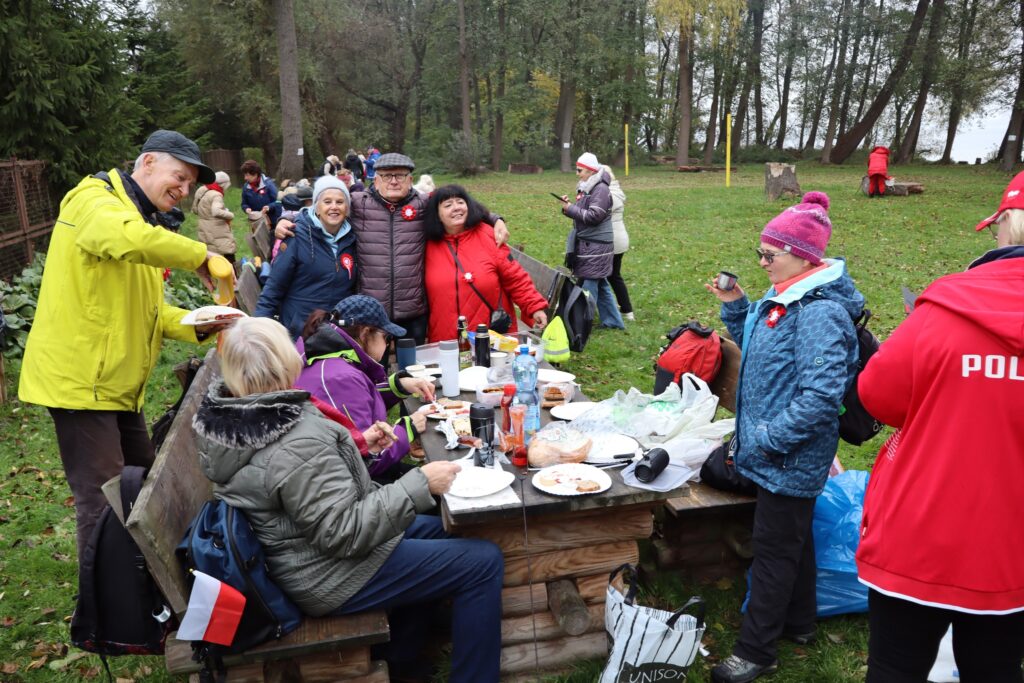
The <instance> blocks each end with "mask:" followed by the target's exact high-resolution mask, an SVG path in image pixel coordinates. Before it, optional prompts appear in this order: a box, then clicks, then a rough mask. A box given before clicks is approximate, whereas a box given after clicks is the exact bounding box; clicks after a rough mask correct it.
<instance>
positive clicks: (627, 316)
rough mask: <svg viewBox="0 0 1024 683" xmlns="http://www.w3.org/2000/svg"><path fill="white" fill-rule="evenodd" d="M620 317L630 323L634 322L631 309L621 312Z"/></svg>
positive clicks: (634, 317)
mask: <svg viewBox="0 0 1024 683" xmlns="http://www.w3.org/2000/svg"><path fill="white" fill-rule="evenodd" d="M622 319H623V320H628V321H629V322H631V323H633V322H636V316H635V315H633V311H630V312H629V313H623V314H622Z"/></svg>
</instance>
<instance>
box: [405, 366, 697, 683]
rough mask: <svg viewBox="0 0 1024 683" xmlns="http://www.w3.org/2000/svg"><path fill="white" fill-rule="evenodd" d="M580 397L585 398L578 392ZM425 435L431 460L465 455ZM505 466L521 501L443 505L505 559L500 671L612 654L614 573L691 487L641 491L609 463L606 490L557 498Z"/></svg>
mask: <svg viewBox="0 0 1024 683" xmlns="http://www.w3.org/2000/svg"><path fill="white" fill-rule="evenodd" d="M541 365H542V366H544V365H546V364H545V363H541ZM575 398H576V399H577V400H586V398H585V397H583V396H581V395H579V394H578V392H577V396H576V397H575ZM460 399H461V400H464V401H470V402H472V401H475V394H473V393H471V392H464V393H463V394H461V396H460ZM421 405H422V404H421V402H420V400H419V399H418V398H413V397H410V398H408V399H406V401H405V407H406V408H407V409H408V410H409V411H410V412H412V411H415V410H417V409H418V408H420V406H421ZM551 419H552V418H551V415H550V413H549V411H548V410H546V409H544V410H541V424H542V426H543V425H544V424H547V423H548V422H550V421H551ZM420 440H421V443H422V445H423V450H424V453H425V458H426V460H427V461H428V462H433V461H437V460H457V459H459V458H462V457H464V456H465V455H466V453H467V452H466V451H465V450H461V449H455V450H446V449H445V445H444V437H443V436H442V435H441V434H440V433H439V432H436V431H434V430H433V429H432V428H431V429H428V430H427V431H426V433H424V434H422V435H421V436H420ZM504 469H506V470H508V471H510V472H514V473H515V480H514V481H513V483H512V485H511V486H512V489H513V491H514V492H515V493H516V494H517V495H518V496H519V497H520V501H521V502H520V503H517V504H507V505H502V506H498V507H487V508H471V509H452V507H451V506H450V505H449V503H448V500H447V498H442V502H441V517H442V520H443V522H444V527H445V530H447V531H448V532H449V533H452V534H457V535H459V536H463V537H473V538H483V539H487V540H490V541H493V542H494V543H495V544H497V545H498V547H499V548H501V551H502V554H503V555H504V557H505V581H504V589H503V590H502V629H501V631H502V651H501V672H502V676H503V677H509V676H515V675H517V674H525V673H528V672H531V671H533V670H534V669H535V667H536V668H540V669H557V668H562V667H565V666H566V665H568V664H570V663H572V662H574V661H576V660H580V659H587V658H594V657H606V656H607V654H608V639H607V637H606V635H605V633H604V599H605V593H606V590H607V587H608V575H609V573H610V572H611V571H612V570H613V569H615V568H616V567H618V566H619V565H621V564H624V563H626V562H629V563H632V564H634V565H635V564H637V563H638V562H639V550H638V547H637V540H639V539H646V538H648V537H649V536H650V535H651V533H652V531H653V510H654V508H656V507H658V506H660V505H662V504H663V502H664V501H665V500H666V499H668V498H672V497H678V496H680V494H681V493H685V486H684V487H683V488H680V489H675V490H673V491H669V492H665V493H659V492H655V491H647V490H644V489H637V488H633V487H630V486H627V485H626V484H624V483H623V481H622V474H621V471H622V470H621V468H609V469H605V472H606V473H607V474H609V475H610V477H611V480H612V485H611V488H610V489H608V490H607V491H604V492H603V493H597V494H588V495H578V496H556V495H551V494H548V493H545V492H542V491H540V490H538V489H536V488H534V486H533V485H532V484H531V483H530V478H531V477H532V476H533V474H534V470H529V471H527V470H524V469H523V468H515V467H512V466H511V465H504ZM531 594H532V597H531ZM535 632H536V641H537V643H536V648H535V645H534V633H535Z"/></svg>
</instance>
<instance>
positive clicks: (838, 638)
mask: <svg viewBox="0 0 1024 683" xmlns="http://www.w3.org/2000/svg"><path fill="white" fill-rule="evenodd" d="M825 637H826V638H828V639H829V640H831V641H832V642H833V643H835V644H836V645H839V644H840V643H842V642H843V637H842V636H841V635H839V634H838V633H826V634H825Z"/></svg>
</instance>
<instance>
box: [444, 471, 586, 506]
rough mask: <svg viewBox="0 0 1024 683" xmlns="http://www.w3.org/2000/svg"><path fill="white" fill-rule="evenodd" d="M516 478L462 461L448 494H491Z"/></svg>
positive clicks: (474, 496)
mask: <svg viewBox="0 0 1024 683" xmlns="http://www.w3.org/2000/svg"><path fill="white" fill-rule="evenodd" d="M599 471H600V470H599ZM538 474H539V473H538ZM515 478H516V475H514V474H513V473H511V472H506V471H505V470H495V469H491V468H490V467H472V466H470V465H468V464H467V463H462V469H461V470H459V472H458V474H456V475H455V481H453V482H452V487H451V488H450V489H448V494H449V495H452V496H457V497H459V498H479V497H481V496H489V495H491V494H492V493H497V492H498V491H500V490H502V489H503V488H505V487H506V486H508V485H509V484H511V483H512V482H513V481H514V480H515Z"/></svg>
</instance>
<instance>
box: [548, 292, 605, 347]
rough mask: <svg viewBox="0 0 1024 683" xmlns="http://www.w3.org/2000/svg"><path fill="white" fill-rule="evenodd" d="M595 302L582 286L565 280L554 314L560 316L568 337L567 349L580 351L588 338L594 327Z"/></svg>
mask: <svg viewBox="0 0 1024 683" xmlns="http://www.w3.org/2000/svg"><path fill="white" fill-rule="evenodd" d="M596 311H597V302H596V301H591V300H590V297H588V296H587V295H586V293H585V292H584V291H583V288H582V287H579V286H578V285H575V284H573V282H572V281H569V282H566V283H565V286H564V287H562V293H561V295H560V296H559V302H558V310H557V311H556V312H555V315H558V316H561V317H562V322H563V323H565V333H566V336H568V337H569V350H570V351H576V352H580V351H582V350H583V348H584V347H585V346H586V345H587V340H588V339H590V332H591V330H593V329H594V318H595V314H596Z"/></svg>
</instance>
